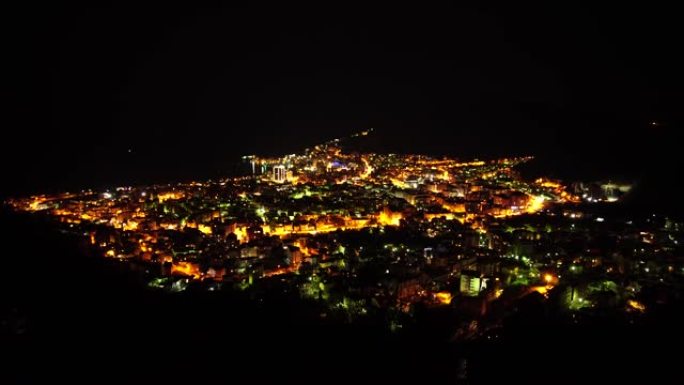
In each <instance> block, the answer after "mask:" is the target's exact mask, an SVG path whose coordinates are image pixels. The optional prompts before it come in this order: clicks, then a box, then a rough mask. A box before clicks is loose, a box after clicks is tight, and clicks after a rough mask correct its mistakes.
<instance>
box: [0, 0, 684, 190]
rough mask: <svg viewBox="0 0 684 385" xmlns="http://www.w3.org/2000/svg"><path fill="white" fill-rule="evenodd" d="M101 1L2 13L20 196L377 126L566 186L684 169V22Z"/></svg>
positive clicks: (550, 12)
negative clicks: (507, 160) (524, 165)
mask: <svg viewBox="0 0 684 385" xmlns="http://www.w3.org/2000/svg"><path fill="white" fill-rule="evenodd" d="M97 3H102V4H100V5H92V4H88V5H86V4H85V3H81V4H78V3H69V5H66V4H53V5H51V6H49V7H48V8H37V7H34V6H30V5H15V6H14V8H12V7H10V8H7V9H5V10H3V12H2V16H1V18H2V20H1V22H2V23H1V24H2V27H1V28H2V29H3V30H2V36H3V40H4V42H3V51H4V52H3V58H4V59H3V62H4V64H5V65H6V66H5V70H4V71H3V76H2V78H3V86H2V99H3V100H2V105H3V107H5V108H6V109H7V111H6V112H5V113H3V121H4V124H3V136H4V138H5V140H3V143H4V144H5V146H4V147H5V149H4V151H3V152H2V162H3V168H4V169H5V170H6V171H5V172H3V174H4V176H3V179H4V182H6V184H5V186H3V187H5V188H6V189H7V191H8V192H11V193H15V194H16V193H26V192H34V191H40V190H49V189H64V188H75V187H86V186H107V185H117V184H127V183H144V182H154V181H163V180H173V179H177V178H183V179H187V178H192V177H193V176H196V177H197V178H203V177H213V176H216V175H220V174H222V173H225V170H228V169H230V164H231V162H233V161H234V160H235V159H236V158H237V157H238V156H240V155H243V154H246V153H264V154H282V153H289V152H293V151H295V150H299V149H301V148H303V147H305V146H308V145H311V144H313V143H316V142H317V141H320V140H324V139H329V138H331V137H336V136H339V135H344V134H348V133H351V132H354V131H357V130H361V129H365V128H368V127H374V128H375V129H376V130H377V136H376V137H375V138H374V140H375V143H376V145H377V146H378V149H379V150H382V151H394V152H425V153H431V154H436V155H439V154H449V155H453V156H460V157H465V158H469V157H488V156H498V155H523V154H532V155H537V156H538V160H537V161H536V162H537V164H536V166H537V167H538V168H539V170H542V171H545V172H549V173H550V174H552V175H557V176H566V177H569V178H594V177H606V176H616V177H629V178H639V179H646V180H649V181H650V182H649V183H652V184H653V183H654V181H660V179H661V178H662V177H663V176H665V175H670V174H672V173H675V174H677V173H679V171H680V170H681V167H680V166H681V161H680V160H679V159H680V157H679V156H676V154H677V152H676V151H677V150H678V146H679V139H680V137H681V135H680V134H679V132H680V129H681V122H682V112H681V106H682V105H684V104H683V103H682V102H684V97H683V94H684V93H683V91H682V90H683V89H684V88H683V87H682V86H684V76H683V75H682V71H681V68H684V66H683V64H684V63H683V61H682V59H681V58H680V57H679V51H680V48H681V41H680V38H681V36H682V33H681V26H680V25H679V24H678V23H679V22H678V20H677V12H675V10H674V9H667V8H655V7H652V8H637V7H633V8H632V7H631V6H629V5H625V4H621V5H620V6H619V7H610V8H609V7H605V8H591V7H580V6H579V5H576V4H575V3H569V2H568V3H565V4H564V5H558V4H553V5H550V4H547V3H548V2H544V3H538V4H528V5H525V6H520V5H519V4H511V5H509V6H508V7H506V8H496V9H494V8H487V7H484V6H482V7H478V6H472V7H461V6H455V5H453V6H452V5H447V4H440V5H434V6H427V7H423V8H420V9H417V8H414V7H406V8H401V7H400V6H398V5H388V6H384V7H378V8H369V7H368V6H366V7H363V6H362V7H354V8H352V7H351V6H348V5H347V4H345V3H343V2H340V3H336V5H333V4H330V3H328V2H326V4H327V5H326V7H318V8H311V7H302V8H290V7H281V8H277V9H276V8H272V7H269V6H267V5H266V4H265V3H264V4H263V5H261V6H254V7H249V8H248V7H233V6H229V5H228V3H227V4H226V5H225V6H221V7H214V8H199V7H197V8H195V7H190V8H188V7H173V6H168V5H163V3H160V4H159V5H156V6H153V5H140V4H137V2H131V3H127V2H122V1H116V2H97ZM553 3H556V2H553ZM651 121H657V122H659V124H660V125H659V126H658V127H652V126H650V125H649V123H650V122H651ZM129 149H130V150H131V152H130V153H129V151H128V150H129ZM654 165H658V170H654V167H653V166H654ZM658 183H659V182H658ZM673 186H674V185H672V184H671V185H670V186H669V187H668V188H673Z"/></svg>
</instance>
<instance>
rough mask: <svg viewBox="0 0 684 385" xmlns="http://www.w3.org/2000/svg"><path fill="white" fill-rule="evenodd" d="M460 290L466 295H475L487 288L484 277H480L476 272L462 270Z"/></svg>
mask: <svg viewBox="0 0 684 385" xmlns="http://www.w3.org/2000/svg"><path fill="white" fill-rule="evenodd" d="M459 286H460V291H461V293H462V294H463V295H465V296H468V297H476V296H478V295H479V294H480V292H481V291H482V290H483V289H485V288H487V282H486V279H483V278H482V277H480V274H479V273H477V272H470V271H464V272H463V273H461V282H460V285H459Z"/></svg>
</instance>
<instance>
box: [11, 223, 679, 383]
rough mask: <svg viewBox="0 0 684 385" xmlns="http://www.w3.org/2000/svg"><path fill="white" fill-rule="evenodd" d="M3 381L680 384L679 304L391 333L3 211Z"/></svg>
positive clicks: (525, 308)
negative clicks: (150, 283) (469, 335)
mask: <svg viewBox="0 0 684 385" xmlns="http://www.w3.org/2000/svg"><path fill="white" fill-rule="evenodd" d="M1 223H2V233H1V234H0V239H1V241H2V247H3V253H2V256H3V262H2V266H3V268H2V271H3V273H4V274H3V277H2V279H1V280H0V290H1V292H2V293H3V294H2V295H1V296H0V321H1V324H0V357H4V358H3V361H4V362H3V365H2V367H3V368H4V369H3V370H2V371H1V373H0V376H1V377H0V383H26V384H28V383H39V382H42V383H45V382H49V383H74V382H79V383H82V382H87V383H121V384H124V383H125V384H129V383H145V384H151V383H163V384H168V383H192V384H203V383H231V384H235V383H255V384H260V383H278V384H281V383H294V384H308V383H311V384H327V383H345V384H351V383H395V384H396V383H442V384H458V383H494V382H499V381H504V382H508V383H521V384H523V383H526V384H529V383H539V384H549V383H552V384H572V383H594V382H595V381H602V380H604V381H610V383H657V382H659V383H681V382H682V381H683V380H682V378H681V374H680V370H679V367H680V363H679V354H678V353H677V352H678V350H679V349H680V347H681V346H682V342H684V341H683V340H684V338H682V336H683V335H684V333H683V332H682V330H681V325H682V324H683V323H682V321H684V312H683V311H682V309H684V308H682V307H681V306H676V305H675V306H669V307H667V308H663V309H656V311H654V312H653V313H652V314H651V315H649V316H648V317H647V318H645V319H644V320H643V322H641V323H637V324H635V325H629V324H627V325H623V324H622V323H618V322H614V321H613V320H612V319H611V317H610V316H606V317H605V318H599V319H594V320H592V321H591V322H585V324H584V325H582V324H579V325H572V326H569V325H566V324H565V323H560V322H555V321H552V320H551V319H549V317H547V316H546V315H545V313H544V310H543V308H540V307H538V306H536V305H535V304H534V303H530V304H525V303H523V304H522V305H521V312H520V313H519V314H518V315H517V316H516V317H514V318H512V319H510V320H508V321H507V326H506V328H505V330H504V333H503V337H502V338H500V339H499V340H498V341H497V342H491V343H487V342H471V343H468V344H459V345H456V344H450V343H448V342H447V339H448V336H445V335H443V334H442V333H441V332H440V331H439V330H440V329H439V327H437V325H434V324H432V323H431V321H430V320H426V321H425V322H424V323H423V324H419V326H418V327H414V328H413V329H411V330H408V331H405V332H402V333H395V334H392V333H390V332H388V331H387V330H386V328H384V327H383V326H382V325H376V324H374V323H372V322H369V323H368V324H363V325H353V326H352V325H346V324H340V323H337V322H334V321H330V320H325V319H321V318H320V314H319V311H318V310H317V309H313V308H311V307H310V306H307V305H304V304H302V303H299V302H297V301H290V300H284V299H282V297H281V296H279V295H277V294H275V295H274V296H273V297H274V298H272V299H270V300H267V301H265V302H259V301H253V300H250V299H249V298H247V297H246V296H245V295H243V294H239V293H232V292H220V293H217V292H206V291H192V290H190V291H188V292H185V293H182V294H168V293H164V292H159V291H153V290H150V289H146V288H145V287H144V286H143V285H142V284H141V281H140V280H139V279H138V274H139V273H136V272H132V271H130V270H129V269H128V268H127V267H126V265H124V264H121V263H117V262H113V261H106V260H101V259H94V258H90V257H86V256H83V255H81V254H80V253H79V251H78V250H79V249H78V247H77V246H76V241H75V240H74V239H71V238H69V237H68V236H65V235H63V234H60V233H59V232H57V231H55V230H54V229H52V228H50V227H49V226H48V225H47V224H45V223H40V222H39V221H35V220H32V219H29V218H27V217H22V216H15V215H14V214H8V213H3V214H2V217H1Z"/></svg>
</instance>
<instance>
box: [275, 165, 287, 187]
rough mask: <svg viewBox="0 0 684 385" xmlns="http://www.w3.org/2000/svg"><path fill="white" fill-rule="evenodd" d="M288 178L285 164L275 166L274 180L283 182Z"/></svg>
mask: <svg viewBox="0 0 684 385" xmlns="http://www.w3.org/2000/svg"><path fill="white" fill-rule="evenodd" d="M286 179H287V172H286V171H285V166H283V165H281V164H279V165H277V166H273V180H274V181H276V182H278V183H283V182H285V180H286Z"/></svg>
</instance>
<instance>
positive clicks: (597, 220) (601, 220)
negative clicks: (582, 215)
mask: <svg viewBox="0 0 684 385" xmlns="http://www.w3.org/2000/svg"><path fill="white" fill-rule="evenodd" d="M604 220H605V219H603V218H601V217H598V218H596V222H603V221H604Z"/></svg>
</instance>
